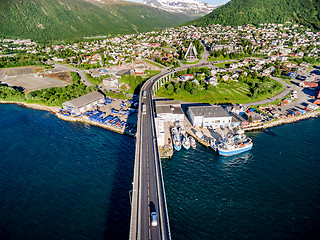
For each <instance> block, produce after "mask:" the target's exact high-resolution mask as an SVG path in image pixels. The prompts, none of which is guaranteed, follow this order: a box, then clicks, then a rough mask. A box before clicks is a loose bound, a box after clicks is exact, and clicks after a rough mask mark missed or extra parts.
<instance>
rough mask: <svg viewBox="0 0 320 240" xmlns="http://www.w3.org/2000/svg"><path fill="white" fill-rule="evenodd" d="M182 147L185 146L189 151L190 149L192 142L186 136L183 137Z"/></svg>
mask: <svg viewBox="0 0 320 240" xmlns="http://www.w3.org/2000/svg"><path fill="white" fill-rule="evenodd" d="M182 146H183V147H184V148H185V149H186V150H189V148H190V140H189V138H188V137H187V135H186V134H184V135H183V140H182Z"/></svg>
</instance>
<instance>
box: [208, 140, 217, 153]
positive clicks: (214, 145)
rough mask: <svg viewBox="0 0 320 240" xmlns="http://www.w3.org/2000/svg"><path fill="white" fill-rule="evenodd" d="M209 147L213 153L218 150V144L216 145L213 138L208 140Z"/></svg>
mask: <svg viewBox="0 0 320 240" xmlns="http://www.w3.org/2000/svg"><path fill="white" fill-rule="evenodd" d="M210 147H211V148H212V149H213V150H214V151H217V150H218V144H217V142H216V139H215V138H211V139H210Z"/></svg>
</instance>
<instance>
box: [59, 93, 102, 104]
mask: <svg viewBox="0 0 320 240" xmlns="http://www.w3.org/2000/svg"><path fill="white" fill-rule="evenodd" d="M101 98H104V95H103V94H101V93H99V92H98V91H95V92H91V93H88V94H86V95H83V96H81V97H78V98H75V99H72V100H70V101H68V102H65V103H64V105H67V106H72V107H76V108H80V107H83V106H85V105H87V104H90V103H92V102H95V101H97V100H99V99H101Z"/></svg>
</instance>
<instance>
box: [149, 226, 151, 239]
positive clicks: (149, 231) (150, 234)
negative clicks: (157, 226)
mask: <svg viewBox="0 0 320 240" xmlns="http://www.w3.org/2000/svg"><path fill="white" fill-rule="evenodd" d="M149 239H151V229H150V228H149Z"/></svg>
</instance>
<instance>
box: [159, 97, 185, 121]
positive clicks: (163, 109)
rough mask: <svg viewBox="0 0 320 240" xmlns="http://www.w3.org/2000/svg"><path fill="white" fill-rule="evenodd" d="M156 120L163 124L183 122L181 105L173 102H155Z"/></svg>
mask: <svg viewBox="0 0 320 240" xmlns="http://www.w3.org/2000/svg"><path fill="white" fill-rule="evenodd" d="M155 105H156V118H157V119H159V120H161V121H163V122H183V121H184V113H183V111H182V109H181V104H180V103H179V102H178V101H175V100H162V99H161V100H157V101H155Z"/></svg>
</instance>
